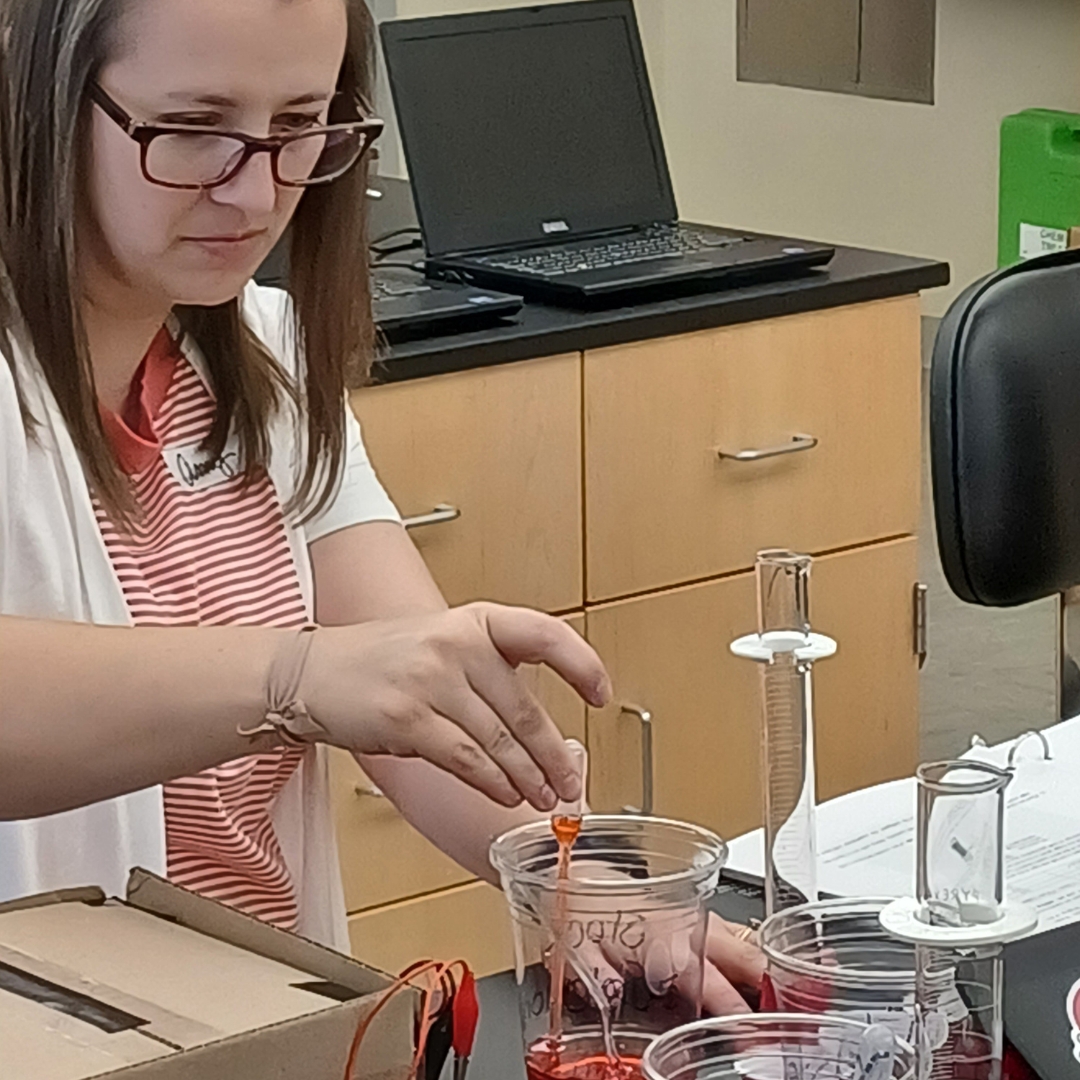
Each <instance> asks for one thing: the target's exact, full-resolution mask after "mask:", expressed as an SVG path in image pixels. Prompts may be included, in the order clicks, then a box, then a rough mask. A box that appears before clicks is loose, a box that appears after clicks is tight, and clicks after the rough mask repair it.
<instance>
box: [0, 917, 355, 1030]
mask: <svg viewBox="0 0 1080 1080" xmlns="http://www.w3.org/2000/svg"><path fill="white" fill-rule="evenodd" d="M0 947H5V948H7V949H10V950H14V951H16V952H18V953H21V954H24V955H25V956H26V957H27V958H29V961H30V962H33V961H44V962H46V963H47V964H49V965H52V971H51V978H52V981H54V982H55V983H57V984H59V985H60V986H63V987H67V988H69V989H74V990H78V991H81V992H83V993H87V994H89V996H91V997H95V996H96V997H100V996H101V995H106V996H109V997H110V998H111V1000H112V1001H114V1002H116V1001H122V1002H123V1004H122V1005H120V1007H121V1008H124V1009H125V1010H126V1011H128V1012H130V1013H133V1014H134V1015H136V1016H140V1017H142V1018H143V1019H145V1020H146V1021H147V1023H146V1027H145V1030H146V1031H147V1032H148V1033H150V1034H153V1035H155V1036H156V1037H158V1038H161V1039H164V1040H166V1041H168V1042H169V1043H172V1044H174V1045H177V1046H179V1047H185V1048H186V1047H191V1046H197V1045H203V1044H205V1043H207V1042H210V1041H215V1040H220V1039H223V1038H226V1037H227V1036H229V1035H238V1034H240V1033H242V1032H244V1031H250V1030H252V1029H254V1028H259V1027H264V1026H267V1025H270V1024H275V1023H279V1022H281V1021H283V1020H290V1019H293V1018H295V1017H298V1016H307V1015H310V1014H311V1013H315V1012H322V1011H324V1010H326V1009H331V1008H333V1007H334V1006H335V1005H336V1004H337V1002H335V1001H333V1000H332V999H330V998H327V997H326V996H324V995H322V994H317V993H313V992H311V991H310V990H305V989H301V988H300V987H301V985H302V984H304V983H309V982H311V978H310V975H309V973H308V972H307V971H305V970H302V969H300V968H296V967H293V966H291V965H288V964H282V963H279V962H278V961H277V960H271V959H268V958H267V957H265V956H260V955H259V954H258V953H255V952H251V951H248V950H247V949H244V948H241V947H240V946H237V945H232V944H229V943H228V942H226V941H223V940H221V939H219V938H212V937H208V936H206V935H205V934H200V933H197V932H196V931H194V930H191V929H188V928H187V927H185V926H181V925H179V924H177V923H173V922H170V921H167V920H165V919H161V918H158V917H156V916H154V915H152V914H150V913H149V912H146V911H140V910H139V909H138V908H134V907H131V906H129V905H127V904H124V903H122V902H121V901H118V900H109V901H107V902H106V903H105V904H103V905H100V906H89V905H87V904H82V903H70V902H69V903H61V904H49V905H45V906H43V907H38V908H30V909H25V910H23V911H11V912H7V913H6V914H0ZM15 966H18V965H15ZM188 1021H194V1023H193V1024H192V1023H188Z"/></svg>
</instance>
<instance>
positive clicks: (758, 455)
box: [716, 435, 818, 461]
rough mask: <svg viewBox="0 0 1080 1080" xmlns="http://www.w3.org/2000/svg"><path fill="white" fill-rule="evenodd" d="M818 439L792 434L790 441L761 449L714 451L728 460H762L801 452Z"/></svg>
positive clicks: (812, 445) (812, 446) (813, 444)
mask: <svg viewBox="0 0 1080 1080" xmlns="http://www.w3.org/2000/svg"><path fill="white" fill-rule="evenodd" d="M817 444H818V440H817V438H816V437H815V436H813V435H792V437H791V442H786V443H781V445H780V446H765V447H762V448H761V449H756V450H755V449H751V450H738V451H736V452H735V453H733V454H732V453H728V451H727V450H720V449H719V448H718V449H717V451H716V454H717V456H718V457H719V458H720V459H721V460H723V459H725V458H726V459H727V460H728V461H764V460H765V458H771V457H780V456H781V455H782V454H801V453H802V452H803V451H804V450H813V449H814V447H815V446H817Z"/></svg>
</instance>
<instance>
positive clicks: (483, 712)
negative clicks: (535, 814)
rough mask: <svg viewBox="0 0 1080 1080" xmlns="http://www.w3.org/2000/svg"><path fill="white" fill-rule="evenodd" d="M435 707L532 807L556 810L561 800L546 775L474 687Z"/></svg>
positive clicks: (456, 691) (462, 689) (451, 695)
mask: <svg viewBox="0 0 1080 1080" xmlns="http://www.w3.org/2000/svg"><path fill="white" fill-rule="evenodd" d="M436 705H437V708H438V710H439V712H441V713H442V714H443V715H444V716H447V717H449V718H450V719H451V720H452V721H453V722H454V723H456V724H458V725H459V726H460V727H462V728H463V729H464V730H465V731H466V732H467V733H468V734H469V735H470V736H471V737H472V738H473V740H474V741H475V742H476V743H477V744H478V745H479V746H480V748H481V749H482V750H483V751H484V752H485V753H486V754H487V755H488V757H490V758H491V759H492V760H493V761H494V762H495V763H496V764H497V765H498V766H499V768H500V769H501V770H502V771H503V773H505V775H506V777H507V778H508V779H509V781H510V783H511V784H513V786H514V787H515V788H516V789H517V790H518V791H519V792H521V794H522V795H523V796H524V797H525V798H526V799H527V800H528V801H529V803H530V804H531V805H532V806H534V807H535V808H536V809H537V810H541V811H543V812H550V811H551V810H554V809H555V806H556V805H557V802H558V800H557V797H556V795H555V791H554V789H553V788H552V787H551V786H550V785H549V784H548V782H547V778H546V777H545V776H544V773H543V772H542V771H541V770H540V768H539V766H538V765H537V764H536V762H534V761H533V759H532V758H531V757H530V756H529V753H528V751H527V750H526V749H525V747H524V746H522V745H521V743H520V742H518V740H517V739H516V738H514V736H513V735H512V734H511V733H510V729H509V728H508V727H507V725H506V724H505V723H503V721H502V719H501V718H500V717H499V715H498V714H497V713H496V712H495V710H494V709H493V708H492V707H491V706H490V705H489V704H488V703H487V702H486V701H485V700H484V699H483V697H481V696H480V695H479V694H478V693H477V692H476V691H475V690H474V689H473V688H472V686H471V685H469V684H468V683H463V684H462V685H461V686H460V687H456V688H454V689H452V690H451V691H450V692H449V693H446V694H443V695H440V696H439V697H438V699H437V701H436Z"/></svg>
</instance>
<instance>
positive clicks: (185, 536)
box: [95, 330, 307, 929]
mask: <svg viewBox="0 0 1080 1080" xmlns="http://www.w3.org/2000/svg"><path fill="white" fill-rule="evenodd" d="M214 407H215V403H214V398H213V396H212V395H211V393H210V391H209V390H208V388H207V387H206V385H205V383H204V382H203V380H202V379H201V378H200V376H199V374H198V373H197V372H196V371H195V369H194V368H193V367H192V366H191V364H190V363H189V362H188V361H187V360H186V359H185V357H184V356H183V354H182V353H181V351H180V350H179V348H178V347H177V345H176V343H175V342H174V341H173V339H172V337H171V336H170V335H169V333H168V332H167V331H166V330H162V332H161V333H160V334H159V335H158V337H157V339H156V340H155V341H154V343H153V345H152V346H151V348H150V351H149V352H148V353H147V356H146V358H145V359H144V361H143V363H142V365H141V366H140V368H139V371H138V372H137V373H136V377H135V379H134V381H133V383H132V391H131V395H130V396H129V398H128V400H127V402H126V404H125V406H124V408H123V409H122V413H121V416H116V415H115V414H113V413H110V412H108V411H107V410H103V411H102V416H103V419H104V422H105V427H106V431H107V433H108V435H109V437H110V440H111V442H112V444H113V446H114V448H115V451H116V453H117V457H118V460H119V461H120V463H121V466H122V467H123V468H124V470H125V472H127V473H128V474H129V476H130V477H131V479H132V484H133V486H134V492H135V496H136V499H137V503H138V506H139V510H140V516H139V518H138V520H137V521H136V522H135V524H134V525H133V527H132V529H131V533H130V535H129V534H127V533H126V532H124V531H122V530H121V529H119V528H118V527H117V526H115V525H114V524H113V523H112V522H111V521H110V520H109V518H108V517H107V515H106V514H105V512H104V510H103V509H102V507H101V506H100V505H95V511H96V514H97V519H98V525H99V528H100V529H101V534H102V538H103V540H104V541H105V545H106V548H107V550H108V553H109V558H110V560H111V561H112V564H113V567H114V568H115V570H116V574H117V577H118V578H119V580H120V585H121V587H122V589H123V592H124V598H125V600H126V601H127V605H128V608H129V609H130V612H131V617H132V620H133V622H134V624H135V625H136V626H275V627H293V626H302V625H304V624H305V623H306V622H307V616H306V612H305V606H304V600H303V596H302V594H301V591H300V584H299V579H298V577H297V571H296V567H295V565H294V563H293V557H292V553H291V551H290V549H289V543H288V537H287V534H286V527H285V520H284V513H283V510H282V506H281V503H280V500H279V498H278V495H277V492H276V491H275V490H274V486H273V484H272V483H271V481H270V478H269V476H267V475H266V474H265V472H264V473H262V474H261V475H260V476H259V478H258V480H257V481H256V482H255V483H253V484H251V485H249V486H247V487H245V486H244V485H243V483H242V480H241V478H240V476H239V475H238V472H239V470H238V469H237V468H236V467H235V466H236V464H237V462H236V461H235V459H234V458H233V457H231V453H230V451H229V448H228V447H227V448H226V453H225V455H224V456H223V458H222V459H221V460H220V462H219V463H218V464H217V465H216V466H215V467H214V468H213V469H211V470H209V471H206V470H205V469H200V464H201V459H200V455H199V452H198V449H197V448H198V444H199V443H200V442H201V441H202V440H203V438H204V437H205V436H206V434H207V432H208V431H209V430H210V426H211V424H212V422H213V418H214ZM304 753H305V751H304V749H303V748H296V749H287V750H281V751H275V752H270V753H260V754H254V755H251V756H248V757H244V758H241V759H239V760H237V761H232V762H229V763H227V764H225V765H221V766H218V767H217V768H213V769H208V770H207V771H206V772H203V773H200V774H199V775H198V776H193V777H187V778H184V779H178V780H174V781H173V782H172V783H169V784H167V785H165V834H166V852H167V859H168V875H169V878H170V879H171V880H172V881H174V882H176V883H177V884H179V885H182V886H184V887H185V888H189V889H192V890H193V891H195V892H199V893H202V894H204V895H207V896H211V897H213V898H215V899H217V900H221V901H223V902H225V903H228V904H231V905H232V906H234V907H237V908H239V909H241V910H242V911H245V912H247V913H249V914H251V915H255V916H257V917H259V918H261V919H263V920H265V921H267V922H271V923H273V924H275V925H277V926H280V927H283V928H285V929H294V928H295V926H296V921H297V901H296V891H295V888H294V885H293V882H292V880H291V878H290V875H289V871H288V868H287V866H286V864H285V860H284V858H283V857H282V853H281V848H280V846H279V844H278V840H277V837H276V836H275V834H274V830H273V826H272V823H271V816H270V815H271V808H272V805H273V802H274V799H275V798H276V797H277V795H278V793H279V792H280V791H281V789H282V788H283V787H284V786H285V784H286V782H287V781H288V779H289V777H290V776H291V775H292V774H293V772H294V771H295V770H296V768H297V766H298V765H299V763H300V760H301V757H302V755H303V754H304Z"/></svg>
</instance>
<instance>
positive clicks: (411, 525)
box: [401, 503, 461, 529]
mask: <svg viewBox="0 0 1080 1080" xmlns="http://www.w3.org/2000/svg"><path fill="white" fill-rule="evenodd" d="M459 517H461V511H460V510H459V509H458V508H457V507H456V506H451V505H450V504H449V503H439V505H438V506H436V507H435V508H434V509H433V510H432V511H431V513H429V514H417V515H416V516H415V517H407V518H405V519H404V520H403V521H402V523H401V524H402V525H404V526H405V528H406V529H419V528H420V527H421V526H423V525H445V524H446V523H447V522H448V521H457V519H458V518H459Z"/></svg>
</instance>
